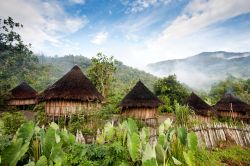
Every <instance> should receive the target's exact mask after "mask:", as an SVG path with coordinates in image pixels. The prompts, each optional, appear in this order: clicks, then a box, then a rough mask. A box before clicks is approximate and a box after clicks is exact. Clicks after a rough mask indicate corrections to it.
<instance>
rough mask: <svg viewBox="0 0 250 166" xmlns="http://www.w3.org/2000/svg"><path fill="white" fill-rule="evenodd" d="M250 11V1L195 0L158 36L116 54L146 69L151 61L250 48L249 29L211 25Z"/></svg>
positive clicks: (126, 61) (126, 62) (247, 49)
mask: <svg viewBox="0 0 250 166" xmlns="http://www.w3.org/2000/svg"><path fill="white" fill-rule="evenodd" d="M249 12H250V1H249V0H230V1H228V0H193V1H190V2H189V4H188V5H187V6H186V7H185V9H184V10H183V12H182V13H181V14H180V16H178V17H177V18H176V19H175V20H173V22H172V23H171V24H168V26H167V27H166V28H165V29H163V30H162V32H161V33H159V34H158V35H157V36H156V37H152V36H148V38H147V39H146V40H144V41H141V43H138V44H137V45H135V44H134V43H133V45H129V44H128V46H126V47H125V46H123V47H124V50H117V52H116V53H113V54H114V55H119V56H120V59H121V60H122V61H124V62H125V64H129V65H132V66H137V67H140V68H143V67H145V65H147V64H148V63H152V62H157V61H162V60H167V59H179V58H185V57H188V56H192V55H195V54H198V53H200V52H204V51H209V52H210V51H218V50H224V51H233V52H245V51H249V48H250V33H249V31H248V30H244V31H243V30H242V31H240V33H239V30H237V29H230V27H217V26H216V27H215V26H211V25H213V24H215V23H219V22H222V21H226V20H228V19H230V18H233V17H236V16H238V15H241V14H245V13H249ZM168 21H169V20H168ZM244 25H245V24H244ZM245 26H247V25H245ZM131 27H133V24H131ZM138 27H141V26H138ZM133 29H135V30H136V29H138V28H137V26H136V28H132V30H133ZM229 30H230V31H232V33H231V34H229ZM128 31H129V27H128ZM131 59H133V60H131Z"/></svg>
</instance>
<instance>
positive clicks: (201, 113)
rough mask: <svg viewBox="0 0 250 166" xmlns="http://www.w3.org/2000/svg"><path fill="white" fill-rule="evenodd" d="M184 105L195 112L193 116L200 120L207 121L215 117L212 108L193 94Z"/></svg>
mask: <svg viewBox="0 0 250 166" xmlns="http://www.w3.org/2000/svg"><path fill="white" fill-rule="evenodd" d="M186 104H187V105H188V106H189V107H190V108H191V109H192V110H194V112H195V116H196V118H197V119H200V120H205V121H207V120H209V118H210V117H211V116H213V115H215V110H214V109H213V107H211V106H210V105H208V104H207V103H206V102H205V101H204V100H202V99H201V98H200V97H199V96H198V95H197V94H195V93H194V92H192V93H191V95H190V96H189V97H188V98H187V101H186Z"/></svg>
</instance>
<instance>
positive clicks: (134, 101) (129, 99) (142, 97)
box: [120, 80, 163, 107]
mask: <svg viewBox="0 0 250 166" xmlns="http://www.w3.org/2000/svg"><path fill="white" fill-rule="evenodd" d="M162 104H163V103H162V101H161V100H159V99H158V98H157V97H156V96H155V95H154V94H153V93H152V92H151V91H150V90H149V89H148V88H147V87H146V86H145V85H144V84H143V83H142V82H141V81H140V80H139V81H138V82H137V83H136V85H135V86H134V87H133V88H132V90H131V91H130V92H129V93H128V94H127V95H126V96H125V97H124V99H123V100H122V101H121V103H120V106H122V107H158V106H160V105H162Z"/></svg>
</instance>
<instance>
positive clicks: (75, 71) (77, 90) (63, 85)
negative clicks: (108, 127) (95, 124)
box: [40, 65, 103, 118]
mask: <svg viewBox="0 0 250 166" xmlns="http://www.w3.org/2000/svg"><path fill="white" fill-rule="evenodd" d="M40 98H41V100H42V101H45V103H46V104H45V111H46V114H47V116H49V117H53V118H54V117H60V116H64V117H67V116H71V115H72V114H83V113H84V114H91V112H93V111H95V110H97V109H99V108H100V107H101V101H102V100H103V97H102V95H101V94H100V93H99V92H98V91H97V89H96V88H95V86H94V85H93V84H92V83H91V81H90V80H89V79H88V78H87V77H86V76H85V75H84V74H83V72H82V71H81V69H80V68H79V67H78V66H77V65H75V66H74V67H73V68H72V69H71V70H70V71H69V72H68V73H67V74H65V75H64V76H63V77H62V78H61V79H59V80H58V81H57V82H55V83H54V84H53V85H52V86H50V87H48V88H47V89H46V90H45V91H44V92H43V93H42V94H41V95H40Z"/></svg>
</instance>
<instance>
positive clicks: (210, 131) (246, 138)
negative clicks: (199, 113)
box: [192, 123, 250, 148]
mask: <svg viewBox="0 0 250 166" xmlns="http://www.w3.org/2000/svg"><path fill="white" fill-rule="evenodd" d="M192 130H193V131H194V132H195V134H196V135H197V137H198V143H199V147H201V146H202V145H205V146H206V147H207V148H212V147H217V146H219V145H220V143H222V142H225V143H230V144H237V145H240V146H246V147H250V125H248V124H242V125H241V126H235V125H228V124H222V123H218V124H209V123H208V124H206V125H199V126H196V127H194V128H193V129H192Z"/></svg>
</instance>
